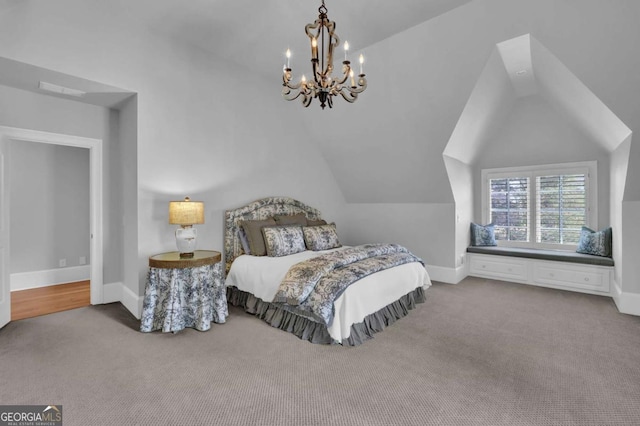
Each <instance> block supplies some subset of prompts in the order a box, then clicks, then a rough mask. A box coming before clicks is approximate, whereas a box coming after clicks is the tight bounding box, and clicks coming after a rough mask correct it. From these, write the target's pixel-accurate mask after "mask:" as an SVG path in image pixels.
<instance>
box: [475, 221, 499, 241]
mask: <svg viewBox="0 0 640 426" xmlns="http://www.w3.org/2000/svg"><path fill="white" fill-rule="evenodd" d="M493 227H494V225H493V223H490V224H488V225H484V226H482V225H478V224H477V223H473V222H471V245H472V246H497V245H498V243H496V236H495V233H494V230H493Z"/></svg>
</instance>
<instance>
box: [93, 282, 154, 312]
mask: <svg viewBox="0 0 640 426" xmlns="http://www.w3.org/2000/svg"><path fill="white" fill-rule="evenodd" d="M143 299H144V297H143V296H138V295H137V294H135V293H134V292H133V291H131V289H130V288H129V287H127V286H125V285H124V284H123V283H120V282H118V283H109V284H105V285H104V291H103V295H102V303H113V302H120V303H122V304H123V305H124V307H125V308H127V310H128V311H129V312H131V314H133V316H134V317H136V318H137V319H140V316H141V315H142V301H143Z"/></svg>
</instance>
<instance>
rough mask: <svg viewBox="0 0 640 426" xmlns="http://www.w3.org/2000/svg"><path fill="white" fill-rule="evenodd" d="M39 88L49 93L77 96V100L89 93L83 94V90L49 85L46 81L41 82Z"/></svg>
mask: <svg viewBox="0 0 640 426" xmlns="http://www.w3.org/2000/svg"><path fill="white" fill-rule="evenodd" d="M38 87H39V88H40V89H41V90H45V91H47V92H51V93H57V94H59V95H67V96H75V97H76V98H81V97H83V96H84V95H86V94H87V92H83V91H82V90H77V89H71V88H69V87H64V86H58V85H57V84H53V83H47V82H46V81H41V82H40V84H39V85H38Z"/></svg>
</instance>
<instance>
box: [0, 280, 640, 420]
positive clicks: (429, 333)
mask: <svg viewBox="0 0 640 426" xmlns="http://www.w3.org/2000/svg"><path fill="white" fill-rule="evenodd" d="M137 327H138V322H137V321H136V320H135V319H134V318H133V317H131V316H130V314H129V313H128V312H127V311H126V310H125V309H124V308H123V307H122V306H121V305H120V304H111V305H102V306H93V307H88V308H81V309H77V310H74V311H69V312H62V313H57V314H51V315H48V316H44V317H39V318H32V319H27V320H21V321H16V322H13V323H10V324H9V325H7V326H6V327H5V328H4V329H2V330H0V366H1V368H2V370H1V373H0V404H61V405H62V406H63V413H64V424H65V425H66V426H71V425H129V424H145V425H157V424H171V425H200V424H202V425H431V424H442V425H465V424H478V425H609V424H611V425H614V424H628V425H638V424H640V318H638V317H632V316H627V315H622V314H619V313H618V312H617V310H616V308H615V306H614V304H613V302H612V301H611V299H609V298H605V297H598V296H590V295H583V294H577V293H569V292H563V291H557V290H550V289H544V288H537V287H530V286H525V285H519V284H511V283H504V282H497V281H488V280H481V279H475V278H468V279H467V280H465V281H463V282H462V283H461V284H458V285H455V286H454V285H446V284H437V283H436V284H434V286H433V287H432V288H431V289H429V290H428V291H427V301H426V303H424V304H422V305H419V306H418V308H417V309H416V310H414V311H412V312H411V313H410V314H409V316H408V317H406V318H403V319H401V320H399V321H398V322H396V323H395V324H394V325H392V326H391V327H389V328H387V329H386V330H385V331H383V332H382V333H379V334H377V335H376V338H375V339H374V340H371V341H369V342H366V343H365V344H363V345H361V346H358V347H355V348H347V347H340V346H318V345H312V344H310V343H307V342H303V341H301V340H299V339H297V338H296V337H294V336H292V335H290V334H287V333H285V332H283V331H280V330H276V329H273V328H271V327H269V326H268V325H267V324H266V323H264V322H262V321H260V320H257V319H256V318H254V317H252V316H250V315H248V314H246V313H244V312H243V311H241V310H239V309H237V308H231V310H230V317H229V320H228V322H227V324H224V325H214V326H213V327H212V329H211V330H210V331H208V332H198V331H195V330H191V329H189V330H185V331H183V332H180V333H178V334H176V335H172V334H162V333H159V332H154V333H151V334H142V333H140V332H138V331H137Z"/></svg>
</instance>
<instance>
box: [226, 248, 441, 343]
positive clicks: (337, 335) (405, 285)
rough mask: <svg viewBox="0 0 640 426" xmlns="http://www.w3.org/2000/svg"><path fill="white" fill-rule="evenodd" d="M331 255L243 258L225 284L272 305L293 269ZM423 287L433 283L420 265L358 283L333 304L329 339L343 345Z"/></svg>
mask: <svg viewBox="0 0 640 426" xmlns="http://www.w3.org/2000/svg"><path fill="white" fill-rule="evenodd" d="M338 250H340V249H338ZM330 251H332V250H327V251H320V252H318V251H304V252H301V253H296V254H293V255H290V256H283V257H268V256H247V255H242V256H239V257H237V258H236V259H235V260H234V261H233V263H232V264H231V269H230V270H229V274H228V276H227V279H226V284H227V286H229V287H237V288H238V289H240V290H242V291H245V292H248V293H251V294H253V295H254V296H256V297H258V298H260V299H262V300H264V301H265V302H271V301H273V298H274V296H275V295H276V293H277V291H278V287H279V285H280V282H281V281H282V280H283V279H284V277H285V275H286V274H287V271H288V270H289V268H290V267H291V266H293V265H295V264H296V263H298V262H301V261H303V260H306V259H310V258H312V257H315V256H318V255H320V254H322V253H328V252H330ZM421 286H422V287H423V288H424V289H427V288H428V287H429V286H431V279H430V278H429V274H428V273H427V271H426V269H425V268H424V267H423V266H422V265H421V264H420V263H417V262H412V263H406V264H404V265H399V266H395V267H393V268H389V269H385V270H383V271H379V272H376V273H375V274H371V275H369V276H367V277H365V278H363V279H361V280H359V281H356V282H355V283H353V284H352V285H350V286H349V287H348V288H347V289H346V290H345V292H344V293H343V294H342V295H341V296H340V297H339V298H338V299H337V300H336V301H335V302H334V306H335V317H334V319H333V324H332V325H331V326H330V327H329V328H328V331H329V335H330V336H331V337H332V338H333V339H335V340H337V341H339V342H341V341H342V340H343V339H346V338H348V337H349V335H350V334H351V326H352V325H353V324H356V323H359V322H362V321H363V320H364V318H365V317H366V316H367V315H370V314H372V313H374V312H377V311H379V310H380V309H382V308H383V307H385V306H387V305H388V304H390V303H391V302H394V301H396V300H398V299H400V298H401V297H402V296H404V295H405V294H408V293H409V292H411V291H413V290H415V289H416V288H418V287H421Z"/></svg>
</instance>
